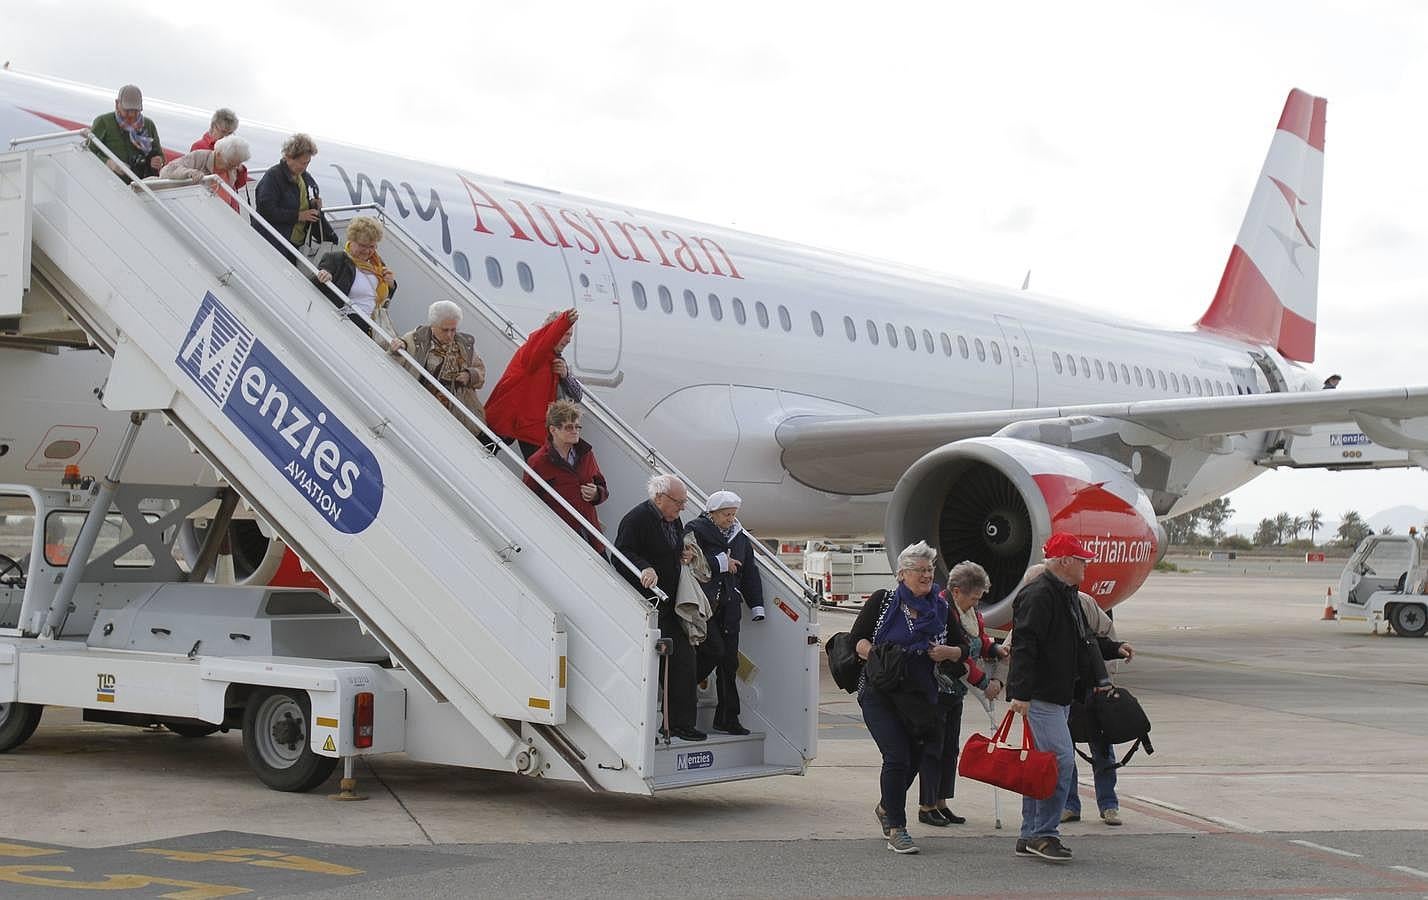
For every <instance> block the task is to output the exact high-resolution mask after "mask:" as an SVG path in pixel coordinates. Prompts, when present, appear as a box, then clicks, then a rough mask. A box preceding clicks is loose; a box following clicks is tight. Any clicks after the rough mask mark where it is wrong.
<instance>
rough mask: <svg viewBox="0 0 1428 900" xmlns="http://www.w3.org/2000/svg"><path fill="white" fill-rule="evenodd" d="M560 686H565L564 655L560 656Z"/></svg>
mask: <svg viewBox="0 0 1428 900" xmlns="http://www.w3.org/2000/svg"><path fill="white" fill-rule="evenodd" d="M560 686H561V687H565V657H563V656H562V657H561V658H560Z"/></svg>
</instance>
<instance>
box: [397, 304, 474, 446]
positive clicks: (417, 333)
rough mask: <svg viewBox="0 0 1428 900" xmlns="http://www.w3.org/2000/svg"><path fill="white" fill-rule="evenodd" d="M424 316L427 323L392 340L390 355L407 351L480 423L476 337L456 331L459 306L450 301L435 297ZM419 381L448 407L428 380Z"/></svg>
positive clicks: (459, 314) (447, 402)
mask: <svg viewBox="0 0 1428 900" xmlns="http://www.w3.org/2000/svg"><path fill="white" fill-rule="evenodd" d="M426 318H427V322H428V323H429V324H426V325H419V326H417V327H416V328H414V329H412V330H411V331H409V332H407V333H406V334H404V335H402V336H401V337H399V338H396V339H394V340H393V341H392V344H391V347H390V348H389V349H390V351H391V353H392V355H394V356H396V355H399V354H400V353H401V352H402V351H403V350H405V351H407V352H408V353H410V354H411V356H412V358H413V359H415V360H416V361H417V363H418V364H419V365H421V366H422V368H424V369H425V370H426V372H427V374H429V375H430V376H431V377H432V378H433V379H435V380H436V381H437V382H438V383H439V384H440V385H441V386H442V387H444V388H446V389H447V391H449V392H451V393H452V394H453V395H455V397H456V399H457V400H459V401H460V402H461V405H462V406H465V407H466V408H467V409H469V410H470V411H471V412H472V413H473V414H474V415H475V416H476V417H477V418H478V419H480V420H481V421H483V422H484V421H485V420H486V408H485V407H484V406H482V404H481V398H480V397H478V396H477V395H476V389H477V388H479V387H481V386H482V385H484V384H485V383H486V363H485V362H484V361H483V360H482V359H481V357H480V355H479V354H478V353H477V352H476V338H475V337H473V336H472V335H470V334H467V333H466V332H464V331H457V330H456V329H457V326H459V325H460V324H461V307H459V306H457V305H456V304H455V303H452V302H451V301H450V300H438V301H436V302H435V303H433V304H431V306H430V307H428V308H427V315H426ZM423 383H424V384H426V385H427V389H428V390H430V391H431V393H432V396H434V397H436V398H437V400H438V402H440V403H441V405H442V406H445V407H447V408H448V409H450V408H451V407H450V401H449V400H447V399H446V397H445V396H443V395H442V394H441V392H439V391H437V390H436V389H435V388H433V387H432V386H431V384H430V383H429V382H423ZM467 424H468V427H470V428H471V431H472V433H473V434H476V435H477V437H483V435H482V434H481V433H480V429H478V428H476V427H474V426H471V425H470V423H467Z"/></svg>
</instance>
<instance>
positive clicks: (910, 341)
mask: <svg viewBox="0 0 1428 900" xmlns="http://www.w3.org/2000/svg"><path fill="white" fill-rule="evenodd" d="M902 336H903V338H904V339H906V340H907V349H909V350H916V349H917V333H916V332H914V331H913V330H912V326H911V325H904V326H902Z"/></svg>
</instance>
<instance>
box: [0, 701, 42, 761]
mask: <svg viewBox="0 0 1428 900" xmlns="http://www.w3.org/2000/svg"><path fill="white" fill-rule="evenodd" d="M44 711H45V708H44V707H43V706H41V705H39V704H38V703H0V753H4V752H6V751H7V750H13V749H15V748H16V747H18V746H20V745H21V744H23V743H25V741H28V740H29V739H30V735H32V734H34V733H35V729H36V728H39V727H40V714H41V713H43V712H44Z"/></svg>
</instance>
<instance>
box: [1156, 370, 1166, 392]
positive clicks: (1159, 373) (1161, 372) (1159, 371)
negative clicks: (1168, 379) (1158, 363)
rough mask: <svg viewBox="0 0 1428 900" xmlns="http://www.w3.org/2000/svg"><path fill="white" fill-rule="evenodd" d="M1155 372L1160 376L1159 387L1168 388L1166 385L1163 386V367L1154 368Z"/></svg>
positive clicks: (1163, 389)
mask: <svg viewBox="0 0 1428 900" xmlns="http://www.w3.org/2000/svg"><path fill="white" fill-rule="evenodd" d="M1155 374H1157V375H1159V376H1160V389H1161V390H1162V391H1166V390H1169V388H1167V387H1166V386H1165V370H1164V369H1156V370H1155Z"/></svg>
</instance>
